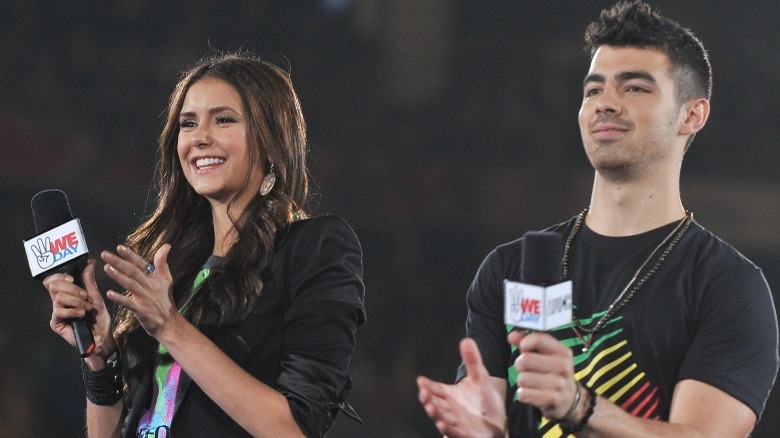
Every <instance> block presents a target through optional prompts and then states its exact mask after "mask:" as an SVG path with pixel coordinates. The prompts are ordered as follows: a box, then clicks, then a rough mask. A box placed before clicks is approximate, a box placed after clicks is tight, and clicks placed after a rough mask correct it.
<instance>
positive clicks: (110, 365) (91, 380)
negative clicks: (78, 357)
mask: <svg viewBox="0 0 780 438" xmlns="http://www.w3.org/2000/svg"><path fill="white" fill-rule="evenodd" d="M81 375H82V377H83V378H84V386H85V387H86V389H87V398H88V399H89V401H91V402H92V403H94V404H96V405H98V406H112V405H114V404H115V403H116V402H118V401H119V400H120V399H121V398H122V392H123V383H122V362H121V361H120V359H119V352H114V354H112V355H111V356H110V357H109V358H108V360H107V361H106V366H105V367H104V368H103V369H102V370H100V371H92V370H90V369H89V367H87V366H86V364H84V361H83V360H82V361H81Z"/></svg>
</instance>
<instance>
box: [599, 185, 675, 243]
mask: <svg viewBox="0 0 780 438" xmlns="http://www.w3.org/2000/svg"><path fill="white" fill-rule="evenodd" d="M684 216H685V208H684V207H683V205H682V201H681V199H680V184H679V178H675V179H671V178H665V179H663V181H661V182H660V183H659V182H658V181H654V182H651V183H648V182H647V181H613V180H609V179H606V178H604V177H603V176H602V175H600V174H599V173H598V172H596V178H595V180H594V183H593V193H592V195H591V204H590V210H589V211H588V216H587V217H586V220H585V222H586V224H587V225H588V227H589V228H590V229H591V230H593V231H595V232H596V233H599V234H602V235H605V236H632V235H636V234H640V233H643V232H645V231H650V230H653V229H655V228H658V227H660V226H663V225H666V224H668V223H671V222H674V221H676V220H678V219H682V218H683V217H684Z"/></svg>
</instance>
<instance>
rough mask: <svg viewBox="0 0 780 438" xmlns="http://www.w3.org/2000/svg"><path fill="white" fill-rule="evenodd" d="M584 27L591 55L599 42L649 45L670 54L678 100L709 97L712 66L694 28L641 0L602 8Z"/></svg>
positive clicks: (608, 44)
mask: <svg viewBox="0 0 780 438" xmlns="http://www.w3.org/2000/svg"><path fill="white" fill-rule="evenodd" d="M599 20H600V21H594V22H593V23H591V24H590V25H589V26H588V28H587V29H586V30H585V43H586V47H585V49H586V50H588V51H589V52H590V56H591V57H593V55H594V54H595V52H596V50H597V49H598V48H599V47H600V46H604V45H607V46H614V47H625V46H634V47H642V48H651V49H656V50H659V51H661V52H662V53H665V54H666V55H667V56H669V59H670V61H671V64H672V67H671V74H672V77H673V78H674V80H675V91H676V93H677V95H676V98H677V102H678V103H683V102H686V101H688V100H690V99H695V98H700V97H704V98H706V99H709V98H710V95H711V94H712V67H711V66H710V60H709V57H708V56H707V51H706V50H705V49H704V45H703V44H702V43H701V41H699V39H698V38H696V36H694V34H693V32H691V31H690V30H689V29H687V28H685V27H683V26H681V25H680V24H678V23H677V22H675V21H672V20H670V19H668V18H666V17H663V16H661V15H660V14H659V13H658V12H654V11H653V10H652V9H651V8H650V6H649V5H647V4H646V3H644V2H642V1H638V0H634V1H622V2H620V3H617V4H616V5H614V6H613V7H612V8H610V9H604V10H603V11H601V15H600V16H599Z"/></svg>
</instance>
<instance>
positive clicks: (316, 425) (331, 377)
mask: <svg viewBox="0 0 780 438" xmlns="http://www.w3.org/2000/svg"><path fill="white" fill-rule="evenodd" d="M294 239H295V240H294V242H293V243H292V245H293V246H292V248H291V251H290V253H289V260H288V262H287V266H286V269H285V277H286V278H285V281H286V282H287V283H288V284H287V288H288V291H289V293H290V302H289V307H288V309H287V311H286V313H285V316H284V328H283V330H284V340H283V344H282V359H281V371H280V376H279V379H278V381H277V385H278V388H279V390H280V391H281V392H282V394H284V395H285V397H287V399H288V401H289V403H290V408H291V410H292V414H293V417H294V418H295V420H296V422H297V423H298V425H299V426H300V427H301V429H302V430H303V432H304V433H305V434H306V436H323V435H324V434H325V433H326V432H327V430H328V429H329V428H330V426H331V424H332V423H333V420H334V419H335V416H336V414H337V412H338V410H339V409H346V410H347V411H349V408H348V405H347V404H346V398H347V395H348V394H349V391H350V388H351V379H350V376H349V373H348V367H349V361H350V356H351V355H352V352H353V350H354V347H355V334H356V331H357V327H358V326H360V325H361V324H363V323H364V322H365V308H364V305H363V300H364V286H363V280H362V276H363V273H362V269H363V268H362V251H361V248H360V243H359V242H358V239H357V237H356V236H355V233H354V232H353V231H352V229H351V228H350V227H349V225H347V223H346V222H344V221H343V220H342V219H340V218H338V217H335V216H325V217H319V218H315V219H311V220H309V221H306V223H305V224H303V225H302V227H301V228H300V229H299V230H298V231H297V234H296V235H295V237H294Z"/></svg>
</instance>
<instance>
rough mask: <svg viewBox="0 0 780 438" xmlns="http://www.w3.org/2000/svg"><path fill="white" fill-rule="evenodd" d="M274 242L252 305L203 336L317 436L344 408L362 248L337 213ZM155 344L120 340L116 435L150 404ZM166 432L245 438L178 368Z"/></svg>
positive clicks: (129, 431) (359, 317) (132, 426)
mask: <svg viewBox="0 0 780 438" xmlns="http://www.w3.org/2000/svg"><path fill="white" fill-rule="evenodd" d="M277 242H278V243H277V246H276V250H275V251H274V255H273V257H272V258H271V261H270V263H269V265H268V266H267V267H266V268H265V269H264V270H263V272H262V274H261V276H262V279H263V283H264V286H263V291H262V294H261V296H260V298H259V299H258V301H257V304H256V305H255V308H254V310H253V311H252V312H251V314H250V315H249V317H247V319H246V320H245V321H244V322H243V323H242V324H240V325H239V326H238V327H237V328H233V329H223V330H220V331H219V332H217V333H215V334H213V335H210V336H209V338H210V339H211V340H212V341H213V342H214V343H215V344H216V345H217V346H219V347H220V349H222V350H223V351H224V352H225V353H226V354H227V355H228V356H230V358H232V359H233V360H234V361H236V363H238V365H239V366H241V367H242V368H244V369H245V370H247V371H248V372H249V373H251V374H252V375H253V376H255V377H256V378H257V379H259V380H260V381H262V382H264V383H265V384H267V385H269V386H271V387H273V388H275V389H277V390H278V391H280V392H281V393H282V394H284V396H285V397H287V400H288V401H289V403H290V408H291V410H292V414H293V417H294V418H295V420H296V421H297V423H298V425H299V426H300V428H301V430H302V431H303V432H304V433H305V434H306V435H307V436H323V435H324V434H325V433H326V432H327V430H328V429H329V428H330V426H331V424H332V423H333V420H334V419H335V417H336V414H337V413H338V411H339V409H343V410H345V411H347V412H350V411H351V408H349V406H348V405H347V404H346V398H347V396H348V395H349V392H350V389H351V379H350V376H349V373H348V366H349V360H350V356H351V354H352V351H353V350H354V347H355V332H356V331H357V327H358V326H360V325H362V324H363V323H364V322H365V318H366V317H365V307H364V304H363V300H364V293H365V292H364V286H363V280H362V276H363V265H362V250H361V247H360V243H359V241H358V239H357V237H356V236H355V233H354V231H352V228H350V226H349V225H348V224H347V223H346V222H345V221H344V220H343V219H341V218H339V217H336V216H320V217H316V218H312V219H308V220H302V221H298V222H295V223H293V224H292V225H290V226H289V227H288V229H287V230H285V231H284V232H282V233H281V234H280V236H279V239H278V240H277ZM236 334H237V335H238V336H236ZM239 338H240V339H239ZM156 349H157V342H156V341H155V340H154V339H152V338H151V337H150V336H148V335H147V334H146V332H144V331H143V330H140V329H139V330H136V332H134V333H132V334H131V335H130V336H129V337H128V344H127V351H126V352H124V357H123V375H124V378H125V380H126V382H127V384H128V386H129V391H126V393H125V407H126V415H125V419H124V423H123V427H122V436H123V437H133V436H135V434H136V429H137V427H138V421H139V419H140V417H141V416H142V415H143V412H144V411H145V410H146V409H148V408H149V406H150V405H151V403H152V400H151V397H152V376H153V374H154V367H155V352H156ZM257 409H263V406H261V405H258V406H257ZM171 429H172V430H171V432H172V435H173V436H177V437H178V436H188V437H189V436H193V437H194V436H220V437H233V436H236V437H238V436H241V437H243V436H249V434H248V433H247V432H246V431H244V430H243V429H242V428H241V427H240V426H239V425H238V424H237V423H236V422H235V421H233V420H232V419H231V418H230V417H228V416H227V414H225V413H224V412H223V411H222V409H220V408H219V407H218V406H217V405H216V404H215V403H214V402H212V401H211V399H209V398H208V396H206V394H205V393H204V392H203V391H202V390H201V389H200V388H199V387H198V385H197V384H196V383H195V382H192V380H191V379H190V378H189V377H188V376H187V375H186V374H185V372H184V371H182V373H181V378H180V381H179V389H178V391H177V399H176V405H175V410H174V416H173V422H172V425H171Z"/></svg>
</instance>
